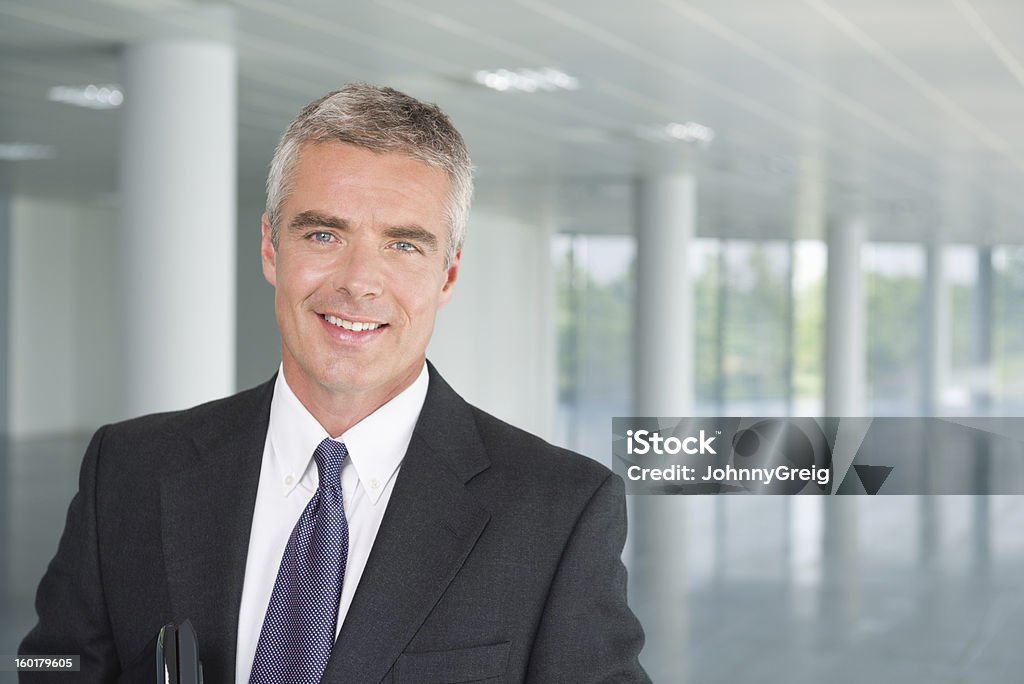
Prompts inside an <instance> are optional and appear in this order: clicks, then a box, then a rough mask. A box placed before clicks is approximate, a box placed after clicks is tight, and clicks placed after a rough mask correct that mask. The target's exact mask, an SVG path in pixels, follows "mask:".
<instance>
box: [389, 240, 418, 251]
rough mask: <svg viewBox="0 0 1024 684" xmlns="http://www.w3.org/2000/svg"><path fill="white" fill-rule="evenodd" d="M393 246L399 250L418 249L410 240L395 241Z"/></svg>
mask: <svg viewBox="0 0 1024 684" xmlns="http://www.w3.org/2000/svg"><path fill="white" fill-rule="evenodd" d="M394 248H395V249H397V250H398V251H399V252H416V251H418V250H417V249H416V245H414V244H412V243H411V242H396V243H395V244H394Z"/></svg>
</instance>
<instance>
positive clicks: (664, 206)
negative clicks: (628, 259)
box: [633, 174, 697, 416]
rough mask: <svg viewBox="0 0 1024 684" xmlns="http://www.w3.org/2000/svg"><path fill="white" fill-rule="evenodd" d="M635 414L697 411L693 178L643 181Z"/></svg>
mask: <svg viewBox="0 0 1024 684" xmlns="http://www.w3.org/2000/svg"><path fill="white" fill-rule="evenodd" d="M636 209H637V259H636V267H637V268H636V271H637V273H636V332H635V334H634V342H633V344H634V352H633V353H634V358H635V362H634V365H633V368H634V380H633V382H634V395H633V396H634V405H635V408H634V413H635V414H636V415H638V416H687V415H689V414H690V413H691V412H692V411H693V388H694V375H693V351H694V329H693V316H694V311H693V308H694V304H693V283H692V282H691V281H690V268H689V264H688V263H687V260H688V259H689V254H690V245H691V243H692V242H693V239H694V235H695V233H696V225H697V182H696V179H695V178H694V177H693V176H692V175H690V174H682V175H677V176H661V177H655V178H647V179H643V180H641V181H640V182H639V183H638V184H637V187H636Z"/></svg>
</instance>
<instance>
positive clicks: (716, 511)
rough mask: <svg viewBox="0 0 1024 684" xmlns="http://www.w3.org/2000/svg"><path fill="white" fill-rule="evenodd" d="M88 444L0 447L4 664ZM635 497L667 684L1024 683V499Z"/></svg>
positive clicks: (633, 542)
mask: <svg viewBox="0 0 1024 684" xmlns="http://www.w3.org/2000/svg"><path fill="white" fill-rule="evenodd" d="M87 441H88V435H75V436H68V437H62V438H51V439H40V440H31V441H21V442H14V443H7V444H4V445H3V446H0V449H2V450H4V451H5V453H2V454H0V482H2V483H3V486H2V487H0V516H2V518H0V522H2V523H3V524H0V588H2V590H3V591H2V592H0V600H2V602H3V603H2V610H0V616H2V619H0V654H13V653H14V652H15V651H16V648H17V643H18V641H19V640H20V638H21V636H22V635H23V634H24V633H25V631H27V629H28V628H29V627H30V626H31V624H32V622H33V610H32V597H33V595H34V592H35V586H36V583H37V582H38V580H39V577H40V576H41V574H42V572H43V570H44V569H45V567H46V563H47V562H48V561H49V558H50V557H51V556H52V554H53V552H54V550H55V548H56V544H57V539H58V536H59V534H60V531H61V529H62V528H63V524H64V515H65V512H66V508H67V503H68V501H69V500H70V498H71V496H72V495H73V493H74V491H75V489H76V478H77V469H78V464H79V461H80V459H81V455H82V452H83V450H84V448H85V445H86V443H87ZM630 503H631V528H632V533H631V537H630V542H629V544H628V547H627V558H629V559H630V566H631V576H630V591H631V602H632V603H633V604H634V606H635V608H636V610H637V612H638V614H639V615H640V616H641V619H642V620H643V622H644V624H645V627H646V629H647V632H648V647H647V649H646V650H645V652H644V662H645V665H646V666H647V668H648V670H649V672H650V674H651V676H652V678H653V679H654V681H656V682H698V683H701V684H704V683H714V682H785V683H787V684H788V683H792V684H800V683H802V682H822V681H828V682H839V683H845V682H871V683H873V684H874V683H883V682H929V683H931V682H950V683H952V682H993V683H995V682H999V683H1003V682H1015V681H1021V679H1022V674H1021V673H1022V672H1024V648H1022V647H1021V641H1022V635H1024V497H1013V496H1006V497H966V496H962V497H953V496H949V497H911V496H900V497H866V496H865V497H833V498H830V499H827V500H826V499H824V498H817V497H788V498H787V497H690V498H683V497H664V496H662V497H652V496H648V497H634V498H633V500H632V501H631V502H630ZM14 681H15V678H14V675H13V674H11V673H0V683H7V682H14ZM69 681H71V680H69Z"/></svg>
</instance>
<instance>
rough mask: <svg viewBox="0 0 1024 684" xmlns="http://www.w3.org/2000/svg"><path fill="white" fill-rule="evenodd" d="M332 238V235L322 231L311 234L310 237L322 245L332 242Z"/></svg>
mask: <svg viewBox="0 0 1024 684" xmlns="http://www.w3.org/2000/svg"><path fill="white" fill-rule="evenodd" d="M331 237H332V236H331V234H330V233H326V232H324V231H322V230H320V231H317V232H315V233H310V235H309V238H310V239H311V240H312V241H313V242H319V243H322V244H323V243H328V242H330V241H331Z"/></svg>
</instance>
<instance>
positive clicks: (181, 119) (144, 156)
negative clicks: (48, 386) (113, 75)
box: [121, 8, 237, 414]
mask: <svg viewBox="0 0 1024 684" xmlns="http://www.w3.org/2000/svg"><path fill="white" fill-rule="evenodd" d="M209 9H210V8H207V11H209ZM215 9H216V10H218V11H217V12H214V13H212V14H210V15H209V16H205V17H204V19H207V20H210V21H214V20H220V21H223V22H225V23H230V19H231V16H230V14H229V13H226V12H223V11H220V10H222V9H223V8H215ZM123 79H124V89H125V105H124V110H125V111H124V122H123V131H124V132H123V138H122V141H121V202H122V212H123V213H122V230H123V231H124V236H123V244H124V251H123V254H122V274H123V278H124V280H123V293H124V294H123V306H124V317H125V343H126V354H125V370H126V385H127V387H126V392H125V406H124V408H125V410H126V411H127V412H128V413H129V414H138V413H146V412H151V411H158V410H165V409H174V408H183V407H186V406H189V405H192V404H195V403H198V402H201V401H206V400H209V399H213V398H215V397H220V396H224V395H227V394H230V393H231V392H232V391H234V385H235V379H234V376H235V239H236V238H235V207H236V204H235V203H236V199H235V195H236V182H237V181H236V176H237V171H236V154H235V148H236V93H235V90H236V67H235V50H234V47H233V45H232V44H231V41H230V40H218V39H216V38H210V37H209V36H207V37H200V38H197V37H193V36H185V37H160V38H156V39H153V40H151V41H149V42H146V43H142V44H138V45H132V46H130V47H128V48H126V50H125V54H124V60H123Z"/></svg>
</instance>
